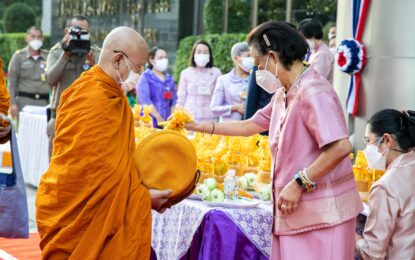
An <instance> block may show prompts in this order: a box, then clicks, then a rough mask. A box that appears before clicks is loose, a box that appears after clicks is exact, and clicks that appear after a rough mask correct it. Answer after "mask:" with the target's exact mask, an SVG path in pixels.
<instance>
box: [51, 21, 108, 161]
mask: <svg viewBox="0 0 415 260" xmlns="http://www.w3.org/2000/svg"><path fill="white" fill-rule="evenodd" d="M64 32H65V36H64V37H63V40H62V41H61V42H58V43H57V44H56V45H55V46H53V47H52V49H51V50H50V53H49V56H48V59H47V64H46V79H47V82H48V84H49V86H50V87H51V88H52V98H51V106H50V119H49V122H48V136H49V155H50V154H51V153H52V144H53V138H54V137H55V120H56V112H57V111H56V110H57V108H58V106H59V100H60V96H61V94H62V92H63V91H64V90H65V89H67V88H68V87H69V86H70V85H71V84H72V83H73V82H74V81H75V80H76V79H77V78H78V77H79V76H80V75H81V73H82V72H84V71H86V70H88V69H89V68H91V67H92V66H94V65H95V63H96V62H97V61H98V58H99V54H100V51H101V49H100V48H99V47H98V46H97V45H94V44H91V41H90V33H89V21H88V19H87V18H86V17H84V16H82V15H75V16H73V17H71V18H70V19H68V22H67V27H66V28H65V31H64Z"/></svg>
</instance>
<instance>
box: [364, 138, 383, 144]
mask: <svg viewBox="0 0 415 260" xmlns="http://www.w3.org/2000/svg"><path fill="white" fill-rule="evenodd" d="M382 141H383V137H379V138H378V139H377V140H376V142H375V143H374V144H375V145H379V144H380V143H381V142H382ZM362 142H363V143H364V144H365V145H367V144H369V143H370V138H369V137H367V136H365V137H363V138H362Z"/></svg>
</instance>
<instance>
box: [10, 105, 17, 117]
mask: <svg viewBox="0 0 415 260" xmlns="http://www.w3.org/2000/svg"><path fill="white" fill-rule="evenodd" d="M18 113H19V108H18V107H17V105H11V107H10V114H11V116H12V118H16V117H17V114H18Z"/></svg>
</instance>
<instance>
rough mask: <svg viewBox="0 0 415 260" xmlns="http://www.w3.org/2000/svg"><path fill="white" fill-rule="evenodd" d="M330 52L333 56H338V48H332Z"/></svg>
mask: <svg viewBox="0 0 415 260" xmlns="http://www.w3.org/2000/svg"><path fill="white" fill-rule="evenodd" d="M330 52H331V53H332V54H333V55H336V54H337V48H336V47H332V48H330Z"/></svg>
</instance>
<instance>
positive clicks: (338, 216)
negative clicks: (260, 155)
mask: <svg viewBox="0 0 415 260" xmlns="http://www.w3.org/2000/svg"><path fill="white" fill-rule="evenodd" d="M299 82H300V83H298V81H297V82H294V85H293V86H292V87H291V88H290V89H289V91H288V93H287V94H285V89H284V88H280V89H279V90H278V91H277V92H276V93H275V94H274V96H273V98H272V100H271V102H270V103H269V104H268V105H267V106H266V107H265V108H263V109H262V110H259V111H258V112H257V113H256V114H255V115H254V116H253V120H254V122H255V123H256V124H258V125H259V126H261V127H264V128H267V129H269V143H270V148H271V152H272V154H273V169H274V171H273V195H274V227H273V232H274V234H276V235H290V234H296V233H301V232H305V231H309V230H314V229H319V228H325V227H331V226H335V225H338V224H341V223H343V222H346V221H347V220H350V219H352V218H355V217H356V216H357V214H358V213H359V212H360V211H361V210H362V203H361V201H360V197H359V194H358V191H357V188H356V183H355V180H354V177H353V173H352V164H351V161H350V159H349V158H348V157H346V158H344V159H343V160H342V161H341V162H340V163H339V165H338V166H337V167H336V168H335V169H333V170H332V171H331V172H330V173H328V174H327V175H326V176H325V177H324V178H322V179H320V180H318V181H317V189H316V190H315V191H313V192H311V193H303V194H302V196H301V199H300V202H299V205H298V209H297V210H296V211H295V212H294V213H293V214H291V215H282V214H281V212H280V211H278V210H275V208H276V205H275V204H276V201H277V199H278V197H279V193H280V192H281V190H282V189H283V188H284V186H285V185H286V184H288V183H289V182H290V181H291V180H292V179H293V178H294V175H295V174H296V173H297V172H299V171H300V170H302V169H304V168H306V167H308V166H310V165H311V164H312V163H313V162H314V161H315V160H316V159H317V157H319V156H320V154H321V153H322V151H323V149H324V147H325V146H326V145H328V144H330V143H332V142H335V141H338V140H342V139H346V138H348V133H347V128H346V122H345V120H344V116H343V112H342V109H341V105H340V101H339V99H338V97H337V95H336V93H335V91H334V90H333V88H332V87H331V85H330V83H329V82H328V81H327V80H326V79H325V78H323V77H322V76H321V75H320V74H319V73H318V72H317V71H316V70H315V69H313V66H311V67H310V68H308V69H307V70H306V71H305V72H304V74H303V75H302V76H301V77H300V79H299ZM297 83H298V84H299V87H298V91H296V86H297ZM286 103H287V104H286ZM286 107H288V112H286ZM285 114H286V115H285ZM284 115H285V116H284Z"/></svg>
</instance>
